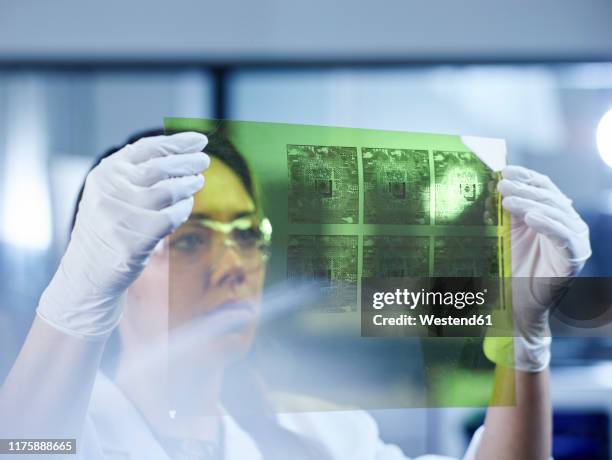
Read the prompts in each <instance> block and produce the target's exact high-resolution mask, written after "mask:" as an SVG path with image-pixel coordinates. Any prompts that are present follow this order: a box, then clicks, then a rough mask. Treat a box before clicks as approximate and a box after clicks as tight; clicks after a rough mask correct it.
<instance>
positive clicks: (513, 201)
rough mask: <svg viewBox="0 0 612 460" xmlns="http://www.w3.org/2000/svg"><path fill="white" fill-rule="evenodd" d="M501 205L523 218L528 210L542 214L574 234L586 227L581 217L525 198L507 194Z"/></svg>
mask: <svg viewBox="0 0 612 460" xmlns="http://www.w3.org/2000/svg"><path fill="white" fill-rule="evenodd" d="M502 206H503V207H504V208H505V209H506V210H508V212H510V213H511V214H513V215H516V216H517V217H520V218H523V219H524V218H525V215H526V214H528V213H530V212H536V213H538V214H540V215H544V216H546V217H548V218H550V219H552V220H555V221H557V222H559V223H561V224H563V225H564V226H566V227H568V228H569V229H570V230H571V231H573V232H574V233H576V234H577V233H581V232H582V231H584V229H585V227H586V224H585V223H584V222H583V221H582V219H580V218H577V216H576V215H574V214H568V213H567V212H564V211H561V210H559V209H557V208H555V207H553V206H550V205H547V204H544V203H539V202H537V201H533V200H528V199H526V198H520V197H517V196H509V197H507V198H504V199H503V200H502Z"/></svg>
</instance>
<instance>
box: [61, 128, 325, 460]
mask: <svg viewBox="0 0 612 460" xmlns="http://www.w3.org/2000/svg"><path fill="white" fill-rule="evenodd" d="M163 134H164V131H163V130H161V129H152V130H147V131H142V132H140V133H138V134H135V135H133V136H131V137H130V138H129V139H128V140H127V144H133V143H134V142H136V141H138V140H139V139H142V138H143V137H151V136H159V135H163ZM120 148H121V147H113V148H110V149H108V150H107V151H106V152H105V153H104V154H102V155H101V156H100V157H99V158H97V159H96V161H95V162H94V164H93V165H92V167H91V168H90V171H91V170H92V169H94V168H95V167H96V166H98V165H99V164H100V162H101V161H102V160H103V159H104V158H106V157H108V156H110V155H112V154H113V153H115V152H117V151H118V150H119V149H120ZM205 151H206V153H208V154H209V155H210V156H212V157H215V158H218V159H219V160H221V161H223V162H224V163H225V164H226V165H227V166H229V167H230V168H231V169H232V170H233V171H234V172H235V173H236V174H237V175H238V177H239V178H240V181H241V182H242V184H243V185H244V186H245V188H246V190H247V192H248V193H249V195H250V196H251V198H252V199H253V201H254V203H255V206H256V209H258V210H261V201H260V199H259V193H258V189H257V186H256V183H255V181H254V179H253V176H252V174H251V170H250V168H249V166H248V164H247V162H246V160H245V158H244V157H243V156H242V155H241V154H240V152H239V151H238V150H237V148H236V147H235V146H234V144H233V143H232V142H231V141H230V140H229V139H228V136H226V135H225V134H224V133H223V132H222V131H216V132H215V133H214V134H211V135H209V136H208V145H207V146H206V149H205ZM84 188H85V183H83V185H82V186H81V189H80V191H79V195H78V198H77V202H76V205H75V207H74V212H73V216H72V227H71V228H74V224H75V221H76V216H77V212H78V207H79V204H80V202H81V198H82V196H83V190H84ZM120 352H121V339H120V337H119V333H118V330H117V329H116V330H115V331H114V332H113V334H112V335H111V338H110V339H109V341H108V343H107V346H106V349H105V351H104V356H103V359H102V365H101V368H102V370H103V372H104V373H106V374H107V375H111V376H112V375H113V374H114V373H115V370H116V366H117V364H118V357H119V354H120ZM266 392H267V391H266V388H265V384H264V382H263V380H262V379H261V378H260V377H259V375H258V374H257V373H256V372H255V370H254V369H253V368H252V367H251V366H250V365H249V364H247V363H246V360H243V361H241V362H239V363H237V364H233V365H232V366H230V368H229V369H228V371H227V372H226V378H225V384H224V385H223V392H222V395H221V398H222V400H223V403H224V406H225V407H226V408H227V410H228V412H229V413H230V414H231V415H232V416H233V417H234V419H235V420H236V422H238V424H239V425H240V426H241V427H242V428H243V429H244V430H246V431H247V432H248V433H250V434H251V435H252V436H253V439H254V440H255V442H256V443H257V446H258V447H259V449H260V450H261V452H262V454H263V456H264V458H265V459H266V460H285V459H287V458H291V459H295V460H328V459H330V455H329V453H328V452H327V451H326V449H325V448H324V447H323V446H322V445H321V444H320V443H319V442H317V441H315V440H313V439H310V438H307V437H305V436H302V435H299V434H297V433H295V432H293V431H291V430H288V429H286V428H284V427H283V426H282V425H280V424H279V423H278V420H277V418H276V416H275V413H274V409H273V407H272V404H271V403H270V401H269V400H268V398H267V397H266ZM237 393H239V394H240V396H241V397H240V403H236V402H235V401H236V400H235V398H234V397H233V395H236V394H237ZM245 402H248V406H249V407H245V405H244V403H245Z"/></svg>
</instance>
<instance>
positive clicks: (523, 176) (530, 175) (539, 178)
mask: <svg viewBox="0 0 612 460" xmlns="http://www.w3.org/2000/svg"><path fill="white" fill-rule="evenodd" d="M502 177H503V178H504V179H509V180H514V181H518V182H522V183H524V184H528V185H533V186H535V187H540V188H545V189H548V190H551V191H554V192H559V193H561V190H559V188H558V187H557V186H556V185H555V184H554V183H553V181H552V180H550V178H549V177H548V176H545V175H544V174H540V173H539V172H536V171H533V170H531V169H528V168H524V167H523V166H514V165H512V166H506V167H505V168H504V169H502Z"/></svg>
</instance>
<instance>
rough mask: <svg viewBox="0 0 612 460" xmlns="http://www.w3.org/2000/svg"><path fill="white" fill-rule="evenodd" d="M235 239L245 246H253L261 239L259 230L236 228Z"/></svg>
mask: <svg viewBox="0 0 612 460" xmlns="http://www.w3.org/2000/svg"><path fill="white" fill-rule="evenodd" d="M233 236H234V241H236V242H237V243H238V244H240V245H241V246H243V247H253V246H255V245H256V244H257V242H258V241H259V232H258V231H257V230H256V229H253V228H249V229H247V230H234V235H233Z"/></svg>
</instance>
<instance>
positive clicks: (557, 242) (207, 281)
mask: <svg viewBox="0 0 612 460" xmlns="http://www.w3.org/2000/svg"><path fill="white" fill-rule="evenodd" d="M150 134H152V133H150ZM207 142H208V139H207V138H206V137H205V136H204V135H202V134H198V133H180V134H175V135H173V136H162V135H155V136H149V137H145V136H140V138H139V139H133V140H131V141H130V142H129V143H128V144H127V145H126V146H125V147H123V148H122V149H119V150H118V151H116V152H114V153H112V154H110V155H109V156H107V157H106V158H105V159H103V160H102V161H101V162H100V164H99V165H97V166H96V167H95V168H93V170H92V171H91V172H90V174H89V175H88V177H87V180H86V183H85V186H84V190H83V193H82V197H81V199H80V204H79V208H78V214H77V217H76V221H75V225H74V229H73V232H72V236H71V241H70V244H69V246H68V248H67V251H66V254H65V255H64V257H63V259H62V262H61V264H60V267H59V269H58V272H57V273H56V275H55V277H54V278H53V280H52V281H51V283H50V285H49V287H48V288H47V289H46V291H45V293H44V294H43V296H42V298H41V301H40V304H39V307H38V310H37V317H36V319H35V321H34V323H33V325H32V328H31V330H30V333H29V335H28V337H27V339H26V342H25V344H24V347H23V349H22V351H21V353H20V355H19V357H18V359H17V361H16V363H15V366H14V367H13V369H12V371H11V373H10V375H9V377H8V378H7V380H6V382H5V383H4V385H3V388H2V393H1V395H0V396H1V397H0V409H1V412H0V413H3V414H10V423H11V430H10V433H13V435H16V434H21V435H24V434H25V435H27V436H28V437H35V436H40V437H47V438H49V437H77V438H78V439H79V442H78V444H77V445H78V446H79V452H80V455H81V457H82V458H86V459H98V458H109V459H110V458H133V459H140V458H142V459H168V458H177V459H178V458H194V459H195V458H202V459H208V458H215V459H216V458H219V459H251V458H265V459H275V458H279V459H280V458H283V459H287V458H290V459H300V458H305V459H306V458H307V459H345V458H347V459H356V458H362V459H383V458H384V459H404V458H405V457H404V456H403V454H402V453H401V451H400V450H399V449H398V448H397V447H395V446H392V445H388V444H385V443H384V442H383V441H381V440H380V438H379V436H378V433H377V428H376V425H375V423H374V421H373V419H371V418H370V417H369V416H368V415H367V414H366V413H364V412H360V411H344V412H342V411H334V412H320V413H315V412H306V413H288V414H279V415H278V416H275V415H273V412H272V411H271V409H270V406H269V403H268V402H267V401H266V398H265V397H264V392H263V390H261V389H260V388H261V385H260V383H259V382H258V381H257V379H256V378H255V377H254V376H253V375H252V374H250V373H249V371H248V370H246V369H241V368H240V367H239V366H238V367H237V368H238V370H237V371H236V370H234V371H231V372H234V373H233V374H229V372H230V370H229V369H230V368H231V367H236V366H234V363H235V362H237V361H239V359H238V358H240V357H241V356H243V355H244V354H245V353H247V352H248V350H249V349H250V347H251V344H252V341H253V336H254V332H255V328H256V324H257V321H258V319H259V316H260V311H261V302H260V300H261V294H262V286H263V281H264V275H265V261H266V257H267V255H266V251H267V244H268V240H269V236H270V230H271V229H270V227H269V225H268V224H267V221H266V220H265V219H264V218H263V213H262V210H261V208H260V205H259V201H258V199H257V194H256V193H255V186H254V184H253V181H252V178H251V176H250V174H249V171H248V168H247V165H246V163H245V162H244V160H243V159H242V157H241V156H240V155H239V154H238V152H237V151H236V150H235V148H234V147H233V146H232V144H231V143H230V142H228V141H227V140H226V139H223V138H222V137H217V138H214V137H212V138H211V142H210V145H209V146H208V148H207V149H206V150H207V151H208V152H209V155H210V156H209V155H206V154H204V153H201V152H202V150H203V149H204V148H205V147H206V144H207ZM211 157H212V160H211ZM204 170H207V171H206V178H207V180H206V186H204V187H203V185H204V178H203V176H202V174H201V172H202V171H204ZM503 176H504V180H502V181H501V182H500V183H499V186H498V187H499V190H500V192H501V193H502V194H503V195H504V196H505V197H506V198H505V199H504V206H505V207H506V209H508V210H509V211H510V212H511V213H512V215H513V228H512V232H513V235H512V238H513V241H512V242H513V269H516V271H515V273H522V272H521V270H526V273H535V272H537V273H542V270H544V269H549V270H553V269H554V270H555V272H554V273H557V274H561V275H560V276H567V275H574V274H576V273H577V271H578V270H579V269H580V267H581V265H582V264H583V263H584V260H586V257H588V255H589V254H590V249H589V248H588V232H585V226H584V223H583V222H582V221H581V220H580V218H579V217H578V216H577V214H576V213H575V212H574V211H573V209H572V208H571V205H570V204H569V203H570V202H569V201H568V200H567V199H565V197H564V196H563V195H562V194H561V192H560V191H558V189H557V188H556V187H554V186H553V185H552V183H550V181H549V180H545V179H544V176H541V175H539V174H537V173H535V172H532V171H529V170H526V169H524V168H518V167H509V168H507V169H506V170H504V171H503ZM202 187H203V188H202ZM561 198H563V200H562V199H561ZM183 224H184V225H183ZM179 227H180V228H179ZM168 235H172V237H171V238H170V240H169V243H168V244H163V243H162V241H163V240H164V238H165V237H166V236H168ZM585 237H586V243H585ZM515 241H516V245H515ZM585 251H586V252H585ZM533 254H537V257H536V258H535V259H534V257H533ZM515 257H516V258H517V260H516V261H515V260H514V259H515ZM169 264H171V265H172V270H171V272H170V286H172V288H171V291H169V285H168V278H169V277H168V273H169ZM548 273H550V271H549V272H548ZM128 287H129V289H128ZM168 297H170V302H168ZM168 303H170V306H169V305H168ZM124 304H125V307H124ZM530 313H531V315H530V316H529V322H528V326H529V327H521V328H520V331H521V333H522V334H524V337H520V338H519V339H518V340H517V342H516V348H517V358H516V362H514V363H513V364H514V367H515V368H516V369H517V372H516V376H515V377H512V381H511V384H512V385H513V388H514V389H515V391H516V398H517V405H516V407H512V408H499V407H498V408H495V407H492V408H489V410H488V414H487V418H486V422H485V428H484V430H482V429H481V430H479V431H478V432H477V435H476V436H475V439H474V440H473V442H472V443H471V445H470V447H469V448H468V450H467V452H466V454H465V457H464V458H479V459H484V458H495V459H505V458H521V459H530V458H534V459H535V458H547V457H548V456H549V453H550V430H551V428H550V404H549V397H548V383H547V379H548V374H547V370H546V368H547V365H548V357H549V354H548V347H549V342H550V340H546V339H544V336H543V334H542V330H541V327H542V324H545V323H546V318H547V311H546V309H545V308H540V309H539V310H538V309H537V308H532V309H531V310H530ZM122 315H123V316H122ZM194 324H195V325H196V327H195V333H194ZM521 326H525V325H524V324H521ZM168 331H171V332H170V333H168ZM220 331H221V333H220ZM117 342H118V344H119V346H118V349H119V353H118V354H117V355H116V358H117V359H116V362H115V363H114V365H109V364H110V361H111V360H110V359H109V357H112V355H113V353H112V351H113V350H112V349H113V348H114V347H113V346H111V345H113V344H116V343H117ZM107 343H108V344H109V346H108V350H107V357H106V358H105V359H104V363H105V365H106V368H107V369H106V375H104V374H102V373H98V369H99V367H100V364H101V362H102V356H103V352H104V348H105V345H106V344H107ZM177 350H178V351H177ZM489 355H491V353H489ZM167 356H170V359H164V357H167ZM493 359H495V358H493ZM194 363H197V364H196V365H194ZM503 364H504V365H508V364H509V363H508V362H504V363H503ZM498 368H499V369H498V372H497V378H498V380H499V382H500V385H501V384H504V383H508V381H509V380H508V379H509V378H510V377H509V375H514V374H512V373H509V372H508V371H507V370H505V367H503V366H498ZM169 376H170V378H169ZM224 382H226V383H227V382H229V383H230V384H231V383H238V384H239V388H240V391H242V392H243V391H247V394H246V395H245V394H241V393H231V392H230V397H229V398H224V397H223V394H222V392H223V390H224V389H225V388H226V385H224ZM229 386H230V387H231V386H232V385H229ZM502 386H503V385H502ZM90 399H91V402H90V403H89V404H88V402H89V401H90ZM190 407H192V408H194V410H193V411H190V410H189V408H190ZM24 408H25V409H26V410H24ZM169 408H176V412H175V411H174V410H172V411H170V413H169V412H168V409H169ZM202 414H205V415H204V416H203V415H202ZM407 429H408V428H407ZM4 431H8V430H7V428H4ZM4 437H6V436H4ZM428 458H432V457H428Z"/></svg>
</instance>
